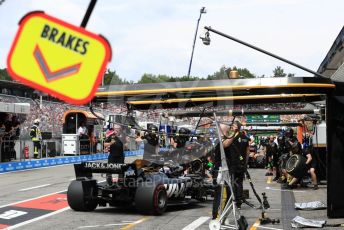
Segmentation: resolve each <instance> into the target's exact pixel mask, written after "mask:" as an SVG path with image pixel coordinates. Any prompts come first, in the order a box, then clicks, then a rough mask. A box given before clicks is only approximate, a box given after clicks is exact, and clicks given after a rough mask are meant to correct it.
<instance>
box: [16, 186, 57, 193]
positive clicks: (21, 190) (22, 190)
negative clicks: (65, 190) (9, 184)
mask: <svg viewBox="0 0 344 230" xmlns="http://www.w3.org/2000/svg"><path fill="white" fill-rule="evenodd" d="M49 185H51V184H42V185H37V186H35V187H30V188H23V189H20V190H18V192H24V191H28V190H32V189H36V188H43V187H47V186H49Z"/></svg>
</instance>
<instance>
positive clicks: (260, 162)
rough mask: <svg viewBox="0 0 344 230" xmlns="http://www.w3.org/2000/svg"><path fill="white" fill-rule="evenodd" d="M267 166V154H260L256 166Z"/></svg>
mask: <svg viewBox="0 0 344 230" xmlns="http://www.w3.org/2000/svg"><path fill="white" fill-rule="evenodd" d="M264 167H265V156H258V157H257V159H256V168H264Z"/></svg>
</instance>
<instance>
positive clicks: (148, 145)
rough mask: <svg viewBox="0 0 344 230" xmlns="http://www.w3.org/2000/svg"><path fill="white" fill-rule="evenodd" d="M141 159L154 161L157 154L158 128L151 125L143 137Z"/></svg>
mask: <svg viewBox="0 0 344 230" xmlns="http://www.w3.org/2000/svg"><path fill="white" fill-rule="evenodd" d="M142 139H143V143H144V148H143V159H144V160H148V161H154V160H155V159H156V155H157V153H158V145H159V136H158V127H156V126H155V125H151V126H149V127H148V132H146V133H145V134H144V135H143V137H142Z"/></svg>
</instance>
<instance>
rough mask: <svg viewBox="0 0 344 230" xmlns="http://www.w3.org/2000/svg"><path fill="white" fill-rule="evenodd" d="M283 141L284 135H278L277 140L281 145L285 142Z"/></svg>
mask: <svg viewBox="0 0 344 230" xmlns="http://www.w3.org/2000/svg"><path fill="white" fill-rule="evenodd" d="M283 141H284V140H283V136H278V137H277V142H278V144H279V145H281V144H282V143H283Z"/></svg>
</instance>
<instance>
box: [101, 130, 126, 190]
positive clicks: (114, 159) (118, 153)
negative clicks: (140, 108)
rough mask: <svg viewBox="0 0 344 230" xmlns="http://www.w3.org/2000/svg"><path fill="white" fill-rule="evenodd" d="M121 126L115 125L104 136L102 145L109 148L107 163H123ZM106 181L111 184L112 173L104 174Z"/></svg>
mask: <svg viewBox="0 0 344 230" xmlns="http://www.w3.org/2000/svg"><path fill="white" fill-rule="evenodd" d="M120 133H121V126H119V125H115V126H114V128H113V130H110V131H109V132H108V134H107V136H106V139H105V143H104V147H105V148H106V149H109V152H110V154H109V157H108V163H120V164H123V163H124V151H123V142H122V140H121V138H120ZM106 181H107V182H108V184H109V185H112V175H111V174H107V175H106Z"/></svg>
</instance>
